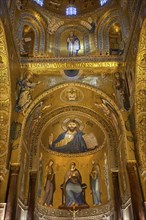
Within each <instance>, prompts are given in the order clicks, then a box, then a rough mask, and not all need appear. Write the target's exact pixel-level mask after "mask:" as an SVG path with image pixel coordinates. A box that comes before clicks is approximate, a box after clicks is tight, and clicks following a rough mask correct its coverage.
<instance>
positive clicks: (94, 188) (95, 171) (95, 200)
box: [90, 161, 101, 206]
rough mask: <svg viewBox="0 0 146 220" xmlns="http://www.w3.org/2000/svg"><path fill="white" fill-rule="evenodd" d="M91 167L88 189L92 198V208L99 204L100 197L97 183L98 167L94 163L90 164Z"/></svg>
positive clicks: (98, 183)
mask: <svg viewBox="0 0 146 220" xmlns="http://www.w3.org/2000/svg"><path fill="white" fill-rule="evenodd" d="M92 164H93V167H92V170H91V173H90V188H91V191H92V198H93V204H94V206H96V205H100V204H101V196H100V194H101V193H100V182H99V173H100V172H99V165H97V164H95V161H93V162H92Z"/></svg>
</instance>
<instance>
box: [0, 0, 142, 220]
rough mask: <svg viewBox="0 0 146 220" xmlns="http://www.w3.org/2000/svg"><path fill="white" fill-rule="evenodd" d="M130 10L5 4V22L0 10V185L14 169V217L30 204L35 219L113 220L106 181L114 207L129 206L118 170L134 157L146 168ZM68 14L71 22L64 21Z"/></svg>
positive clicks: (96, 4)
mask: <svg viewBox="0 0 146 220" xmlns="http://www.w3.org/2000/svg"><path fill="white" fill-rule="evenodd" d="M4 4H5V3H4ZM4 4H2V6H3V8H4ZM138 5H139V0H137V1H122V0H121V1H116V0H109V1H98V0H44V1H41V0H35V1H33V0H31V1H26V0H24V1H21V0H14V1H7V6H8V13H9V17H10V23H9V20H7V16H6V15H7V14H6V13H5V10H3V11H4V12H3V17H4V18H5V20H4V21H2V22H1V23H0V39H1V40H0V47H1V49H2V50H1V51H0V70H1V75H2V81H1V91H2V96H0V99H1V101H2V104H1V106H0V107H1V109H2V116H1V118H0V123H1V134H2V136H1V137H0V138H1V139H0V144H1V146H2V147H1V148H0V150H1V153H2V156H0V166H1V167H2V175H1V180H2V184H4V185H7V182H8V177H9V169H8V168H9V166H11V165H13V164H14V165H15V166H16V167H17V168H18V170H19V171H18V173H19V174H18V213H17V216H18V219H22V217H23V214H24V213H25V211H24V207H25V208H26V207H28V206H31V205H32V204H34V207H33V213H32V214H34V215H35V219H36V220H38V219H40V218H41V217H42V216H44V219H45V220H46V219H49V220H50V219H51V220H56V219H57V220H59V219H65V218H68V219H70V218H71V219H72V218H76V217H77V219H80V217H82V218H84V219H87V220H88V219H89V216H92V217H93V219H112V220H113V219H114V215H115V214H114V213H115V203H114V201H115V197H114V196H115V194H114V188H115V187H114V186H115V185H114V178H113V174H115V173H116V174H117V173H118V179H119V183H120V184H119V190H120V196H121V198H120V199H121V201H122V204H123V206H124V207H129V206H131V197H130V193H131V191H130V186H129V179H128V173H127V168H126V165H127V163H131V161H135V160H136V153H135V149H139V151H138V152H137V154H138V155H139V158H140V159H139V160H140V164H141V165H140V166H141V169H143V170H144V167H145V164H146V161H145V159H144V153H145V152H144V142H145V133H144V128H145V127H144V126H145V113H144V111H145V107H144V104H145V103H144V101H143V100H144V97H145V88H144V86H145V76H144V74H143V72H144V70H145V63H146V62H145V47H144V42H145V31H144V30H145V29H144V28H143V29H142V34H141V38H140V39H141V43H140V46H139V44H138V42H139V35H138V34H137V33H139V34H140V30H141V28H142V25H143V10H142V9H141V11H140V12H139V19H138V22H137V23H135V21H136V18H137V16H138V14H137V9H138ZM143 5H144V3H143ZM144 6H145V5H144ZM144 6H143V8H144ZM69 7H71V10H74V9H73V8H75V9H76V15H75V14H72V15H71V14H66V13H67V12H66V9H67V8H69ZM141 8H142V7H141ZM3 22H4V24H5V26H3ZM144 24H145V23H144ZM11 26H12V27H13V28H12V30H11V29H10V28H7V27H11ZM4 27H6V31H5V28H4ZM138 47H140V48H139V49H138ZM138 50H139V53H140V55H137V54H138ZM8 58H9V59H8ZM136 82H138V83H137V84H136ZM141 85H142V87H141ZM135 97H136V98H135ZM135 100H136V103H137V108H136V110H135ZM8 109H9V110H8ZM135 111H136V112H137V115H135ZM136 123H137V124H136ZM135 129H137V130H135ZM137 131H139V132H140V136H139V137H138V138H137V139H135V135H137V134H136V132H137ZM135 140H137V142H138V143H137V142H135ZM136 144H139V146H138V148H137V145H136ZM3 146H5V147H3ZM135 146H136V147H135ZM129 161H130V162H129ZM32 176H33V178H32ZM31 178H32V179H31ZM34 179H35V181H34V182H33V180H34ZM31 180H32V182H33V188H34V189H35V190H34V191H33V190H32V188H31V187H30V184H31ZM141 181H143V179H142V178H141ZM143 186H144V184H143V185H142V187H143ZM143 188H144V187H143ZM29 190H32V191H31V192H30V191H29ZM72 191H73V193H72ZM6 192H7V189H6V187H5V188H4V191H3V193H2V197H3V198H5V195H6ZM30 193H32V194H33V193H34V194H33V196H32V197H33V199H34V200H33V202H32V201H30ZM127 204H128V205H127ZM26 210H27V208H26ZM26 213H27V211H26ZM28 215H29V211H28ZM129 216H130V214H129ZM30 219H33V218H31V217H30Z"/></svg>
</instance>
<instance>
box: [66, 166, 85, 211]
mask: <svg viewBox="0 0 146 220" xmlns="http://www.w3.org/2000/svg"><path fill="white" fill-rule="evenodd" d="M81 183H82V178H81V174H80V172H79V171H78V170H77V169H76V164H75V163H74V162H73V163H71V164H70V168H69V170H68V171H67V172H66V174H65V179H64V184H63V185H64V194H65V205H66V206H67V207H73V206H80V205H83V204H84V203H85V201H84V198H83V194H82V186H81Z"/></svg>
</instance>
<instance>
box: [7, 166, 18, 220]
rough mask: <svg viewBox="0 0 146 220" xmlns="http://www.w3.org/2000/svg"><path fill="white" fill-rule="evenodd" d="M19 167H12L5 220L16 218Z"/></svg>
mask: <svg viewBox="0 0 146 220" xmlns="http://www.w3.org/2000/svg"><path fill="white" fill-rule="evenodd" d="M19 168H20V167H19V165H13V164H12V165H10V174H9V181H8V194H7V206H6V215H5V220H13V219H15V217H16V208H17V189H18V184H17V183H18V174H19Z"/></svg>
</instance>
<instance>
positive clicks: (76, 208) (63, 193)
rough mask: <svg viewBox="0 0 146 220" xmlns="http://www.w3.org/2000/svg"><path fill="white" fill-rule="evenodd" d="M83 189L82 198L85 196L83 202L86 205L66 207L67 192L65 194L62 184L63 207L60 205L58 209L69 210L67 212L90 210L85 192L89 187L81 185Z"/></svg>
mask: <svg viewBox="0 0 146 220" xmlns="http://www.w3.org/2000/svg"><path fill="white" fill-rule="evenodd" d="M81 187H82V196H83V201H84V204H82V205H79V206H69V207H68V206H66V197H65V192H64V187H63V184H61V186H60V188H61V190H62V205H60V206H59V207H58V208H59V209H67V210H78V209H87V208H89V205H88V204H87V203H86V198H85V190H86V188H87V185H86V184H85V183H82V184H81Z"/></svg>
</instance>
